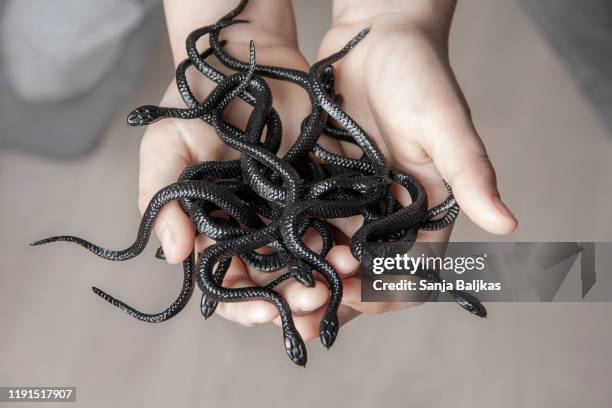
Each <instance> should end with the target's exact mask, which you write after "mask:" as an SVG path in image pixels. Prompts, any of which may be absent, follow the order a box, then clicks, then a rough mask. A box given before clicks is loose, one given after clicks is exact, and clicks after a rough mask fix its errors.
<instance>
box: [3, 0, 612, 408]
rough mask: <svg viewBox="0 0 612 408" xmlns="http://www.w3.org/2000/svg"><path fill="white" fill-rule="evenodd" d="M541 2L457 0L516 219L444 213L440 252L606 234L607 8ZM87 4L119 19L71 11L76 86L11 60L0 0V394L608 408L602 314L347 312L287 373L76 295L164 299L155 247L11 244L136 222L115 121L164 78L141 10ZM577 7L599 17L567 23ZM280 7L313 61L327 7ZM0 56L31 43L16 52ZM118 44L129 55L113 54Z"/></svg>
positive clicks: (272, 358) (267, 360)
mask: <svg viewBox="0 0 612 408" xmlns="http://www.w3.org/2000/svg"><path fill="white" fill-rule="evenodd" d="M62 1H65V0H62ZM14 3H20V2H14ZM23 3H27V2H23ZM23 3H22V4H23ZM34 3H36V2H34ZM39 3H40V4H39V6H40V8H39V9H38V10H39V14H37V15H38V18H42V17H43V16H45V14H43V13H44V12H45V10H47V9H53V10H52V11H48V12H49V13H52V12H53V13H55V15H57V18H67V16H66V15H65V14H66V13H69V12H74V13H80V12H81V11H80V10H79V9H78V8H76V9H72V8H70V7H65V8H64V9H62V8H61V7H58V6H57V4H56V7H50V8H49V7H48V6H44V5H43V4H44V3H47V4H50V3H53V2H48V1H44V0H43V1H39ZM60 3H61V1H60ZM83 3H87V2H83ZM126 3H131V4H132V5H131V6H129V7H128V8H127V9H125V8H123V7H125V4H126ZM551 3H555V4H565V5H567V4H569V3H570V2H567V1H561V2H551V1H538V0H532V1H530V0H524V1H522V2H517V1H515V0H491V1H486V2H483V1H477V0H464V1H461V2H460V3H459V5H458V8H457V12H456V16H455V21H454V25H453V28H452V34H451V44H450V46H451V61H452V64H453V66H454V69H455V71H456V74H457V77H458V79H459V82H460V84H461V86H462V88H463V90H464V92H465V94H466V97H467V99H468V101H469V103H470V106H471V108H472V113H473V116H474V120H475V123H476V126H477V128H478V130H479V132H480V134H481V136H482V138H483V140H484V142H485V144H486V146H487V149H488V151H489V154H490V156H491V159H492V161H493V163H494V165H495V168H496V170H497V175H498V179H499V184H500V189H501V193H502V196H503V197H504V199H505V201H506V202H507V203H508V204H509V205H510V207H511V208H512V209H513V210H514V212H515V214H516V215H517V217H518V218H519V220H520V226H519V228H518V230H517V231H516V232H515V233H513V234H512V235H510V236H507V237H496V236H492V235H489V234H487V233H485V232H484V231H481V230H479V229H478V228H477V227H476V226H474V225H473V224H471V222H470V221H469V220H468V219H467V218H466V217H464V216H461V217H460V219H459V221H458V223H457V225H456V227H455V232H454V235H453V239H454V240H456V241H491V240H505V241H581V240H584V241H612V212H611V211H610V200H611V199H612V183H610V182H609V175H610V174H612V160H610V158H611V157H612V135H611V132H610V129H611V128H610V127H609V122H610V118H611V115H610V110H609V108H610V106H611V104H612V94H611V88H612V87H611V84H612V80H611V77H610V75H611V73H612V70H610V69H608V68H609V67H610V65H609V64H610V63H609V61H608V62H607V63H606V60H605V58H604V56H605V55H606V52H605V50H606V48H605V47H606V46H607V47H612V45H611V42H612V40H611V39H612V35H611V34H612V31H611V30H612V28H611V27H612V12H611V11H610V9H611V7H610V6H607V8H606V7H605V2H598V1H590V2H585V4H589V5H590V6H589V7H587V6H584V7H583V6H582V3H581V10H580V11H576V12H566V13H559V12H557V11H556V10H558V9H556V8H554V7H551V6H550V5H551ZM107 4H108V5H111V6H116V8H115V9H112V7H111V8H110V9H105V11H104V12H105V13H107V14H105V16H106V18H108V19H111V21H118V23H117V24H115V25H114V26H113V27H114V29H113V30H110V29H109V28H108V27H104V22H103V21H102V20H103V19H102V18H100V13H102V12H103V11H102V10H101V11H96V13H97V15H98V18H95V16H94V17H90V19H89V20H88V18H85V17H83V18H78V19H76V20H80V21H78V22H77V23H78V25H79V27H75V28H74V30H73V32H72V34H71V35H73V36H75V38H76V37H78V36H79V35H80V38H82V42H83V43H87V42H88V41H89V43H92V42H93V43H95V44H98V48H97V49H96V50H94V51H92V50H89V49H87V47H84V48H83V50H82V51H83V52H82V54H79V55H73V56H72V57H73V58H74V59H73V60H71V61H77V62H83V61H88V63H87V66H89V64H92V63H94V64H95V65H96V66H98V67H99V72H91V73H90V74H91V75H90V76H89V77H87V78H80V79H79V80H76V79H75V76H74V73H70V72H69V73H68V74H66V72H65V71H62V70H61V68H62V67H61V66H57V64H60V63H61V61H59V62H58V61H54V60H53V58H49V59H46V60H45V59H44V58H42V59H38V60H32V59H31V56H32V55H33V54H32V51H33V50H36V47H37V43H36V41H34V40H32V39H30V40H27V39H28V38H30V37H28V35H32V34H33V33H31V32H29V31H28V27H30V28H31V27H32V25H31V23H32V21H28V18H30V19H32V18H34V17H32V16H29V15H28V13H27V9H20V7H21V6H18V5H15V4H12V5H11V2H10V1H9V2H7V1H3V2H0V9H3V18H2V43H3V54H2V55H3V61H2V63H3V65H2V69H1V70H0V71H1V72H0V78H1V79H0V94H1V96H0V189H1V191H2V199H1V204H0V205H1V209H2V211H0V226H1V227H0V248H1V249H0V251H1V254H2V255H1V256H0V310H1V312H0V385H2V386H17V385H22V386H25V385H41V386H42V385H58V386H60V385H74V386H76V387H77V403H76V406H86V407H103V406H109V405H110V406H147V407H166V406H172V405H176V406H228V407H243V406H253V407H264V406H265V407H275V406H286V405H288V404H290V405H291V406H293V407H312V406H328V405H336V406H353V407H370V406H377V405H383V406H386V407H405V406H408V405H410V406H418V407H442V406H450V405H452V406H454V407H472V406H495V407H517V406H530V407H531V406H533V407H536V406H537V407H553V406H554V407H576V406H584V405H586V406H589V407H610V406H612V390H611V389H610V386H609V384H610V378H612V346H611V344H612V328H611V327H610V319H609V315H610V312H612V305H610V304H608V303H590V304H580V303H551V304H545V303H540V304H501V303H494V304H488V305H487V308H488V309H489V318H488V319H486V320H480V319H476V318H472V317H470V316H469V315H467V314H466V313H465V312H463V311H462V310H460V309H459V308H457V307H456V306H455V305H453V304H450V303H442V304H426V305H423V306H421V307H418V308H413V309H411V310H405V311H402V312H398V313H393V314H387V315H383V316H372V317H364V316H362V317H359V318H357V319H356V320H355V321H353V322H351V323H350V324H349V325H348V326H346V327H345V328H343V329H342V332H341V336H340V337H339V338H338V341H337V343H336V345H335V346H334V347H333V349H332V350H331V351H327V350H325V349H324V348H323V347H322V346H321V345H320V344H319V342H318V340H315V341H312V342H310V343H309V344H308V352H309V363H308V368H307V369H299V368H296V367H294V366H293V365H292V364H290V363H289V361H288V360H287V358H286V356H285V354H284V353H283V352H282V348H281V345H280V343H279V335H278V332H277V329H276V328H274V327H272V326H262V327H256V328H244V327H240V326H238V325H236V324H232V323H229V322H227V321H225V320H223V319H221V318H219V317H215V318H213V319H211V320H209V321H206V322H205V321H204V320H203V319H202V317H201V315H200V312H199V310H198V301H196V299H192V302H191V303H190V305H189V306H188V307H187V308H186V310H185V311H184V312H183V313H181V314H179V315H178V316H177V317H175V318H173V319H171V320H170V321H168V322H165V323H163V324H160V325H150V324H146V323H142V322H138V321H135V320H133V319H132V318H130V317H129V316H127V315H126V314H123V313H121V312H119V311H117V310H116V309H115V308H113V307H111V306H109V305H108V304H107V303H105V302H102V301H101V300H100V299H98V298H97V297H95V296H94V295H93V294H92V293H91V291H90V287H91V286H93V285H95V286H98V287H101V288H103V289H108V290H109V291H110V292H111V293H113V294H114V295H116V296H117V297H119V298H120V299H126V300H129V302H130V303H131V304H133V305H134V306H136V307H138V308H140V309H142V310H158V309H160V308H161V307H162V306H164V305H166V304H168V303H169V302H170V300H171V299H173V296H175V293H176V292H177V290H178V288H179V286H180V276H181V272H180V268H179V267H178V266H169V265H167V264H165V263H163V262H159V261H156V260H155V259H154V258H153V252H154V249H155V248H156V242H152V243H151V244H150V245H149V250H148V251H146V253H145V255H144V256H141V257H138V258H137V259H135V260H132V261H129V262H127V263H111V262H105V261H103V260H100V259H99V258H96V257H95V256H92V255H91V254H90V253H88V252H86V251H84V250H82V248H79V247H76V246H71V245H61V246H60V245H56V246H53V245H50V246H45V247H40V248H36V249H34V248H30V247H29V246H28V243H29V242H32V241H34V240H36V239H38V238H41V237H46V236H49V235H54V234H56V233H58V232H69V233H72V234H74V235H78V236H83V237H87V238H91V239H92V240H94V241H95V242H98V243H101V244H106V245H107V246H109V247H120V246H122V245H124V244H126V243H128V242H131V239H132V237H133V236H134V234H135V232H136V230H137V226H138V223H139V218H140V217H139V214H138V210H137V206H136V199H137V194H138V188H137V177H138V175H137V169H138V145H139V140H140V136H142V133H143V130H142V129H133V128H129V129H128V128H127V126H126V125H125V119H124V118H125V115H126V114H127V112H129V111H130V110H131V108H132V107H134V106H138V105H141V104H145V103H155V102H156V101H158V100H159V99H160V98H161V95H162V93H163V91H164V90H165V88H166V86H167V84H168V81H169V80H170V79H171V78H172V77H173V67H172V62H171V57H170V50H169V46H168V43H167V39H166V37H165V30H164V28H163V16H162V14H161V9H160V8H159V4H157V3H156V2H155V1H144V0H143V1H136V0H135V1H133V2H130V1H125V0H122V1H120V0H113V1H109V2H108V3H107ZM597 4H599V6H600V7H603V8H600V9H597V8H596V7H595V6H597ZM591 6H592V9H591V12H593V11H595V10H602V11H600V12H596V13H594V14H593V13H592V14H591V15H587V14H585V12H584V11H585V10H587V9H589V8H590V7H591ZM44 7H46V8H44ZM294 7H295V9H296V15H297V17H298V26H299V34H300V41H301V46H302V48H303V50H304V52H305V54H306V55H307V56H308V57H309V58H310V59H311V61H312V59H313V58H314V55H315V53H316V49H317V45H318V43H319V41H320V38H321V37H322V36H323V34H324V32H325V31H326V29H327V26H328V25H329V21H330V12H331V2H329V1H326V0H316V1H312V0H311V1H305V0H296V1H294ZM62 10H64V11H65V12H66V13H62V12H61V11H62ZM89 11H91V10H89ZM566 11H567V8H566ZM570 11H571V10H570ZM587 11H588V10H587ZM9 14H10V18H9V17H7V15H9ZM76 15H79V16H80V14H76ZM28 16H29V17H28ZM567 16H571V18H569V19H567ZM68 17H70V16H68ZM589 18H590V19H591V20H589ZM564 19H567V20H564ZM581 19H582V20H581ZM72 20H75V19H74V16H73V17H72ZM77 23H75V24H77ZM566 23H567V24H566ZM28 24H30V25H29V26H28ZM564 24H566V25H564ZM98 25H99V26H100V28H99V29H97V27H98ZM7 26H8V27H7ZM606 26H607V29H608V31H606V30H605V27H606ZM86 27H90V31H92V33H89V34H87V30H85V31H83V30H84V28H86ZM117 27H120V28H121V30H119V31H117V30H116V28H117ZM602 27H603V28H602ZM588 28H591V30H590V31H589V30H583V29H588ZM41 30H42V33H43V34H45V31H44V29H41ZM30 31H31V30H30ZM16 33H17V34H19V36H15V35H16ZM84 33H85V34H84ZM593 33H594V34H593ZM94 34H96V35H98V34H99V38H98V37H87V35H90V36H94ZM45 35H57V33H55V32H54V31H53V30H51V31H49V32H48V33H46V34H45ZM66 38H70V37H66ZM19 39H21V40H24V39H26V40H27V41H25V42H24V43H17V42H16V41H18V40H19ZM11 44H12V45H11ZM18 44H26V45H27V46H28V47H30V48H28V49H29V50H30V54H29V55H30V57H29V59H27V58H26V59H25V60H24V58H25V57H24V56H23V55H22V54H21V53H22V52H23V47H21V48H20V47H18V46H17V45H18ZM60 45H61V44H59V45H58V44H56V45H55V46H57V47H59V46H60ZM64 46H65V44H64ZM75 47H76V46H75ZM130 49H131V50H135V49H138V50H141V51H139V52H137V53H132V56H133V57H132V58H130V59H126V58H124V57H125V55H126V52H128V51H129V50H130ZM608 50H610V53H609V54H607V55H608V56H609V55H612V48H608ZM53 51H54V52H56V53H59V54H61V52H62V51H63V50H61V49H54V50H53ZM73 51H74V50H73ZM41 52H43V51H42V50H41ZM88 53H89V54H88ZM34 55H37V54H34ZM50 55H51V54H50ZM598 55H599V56H601V59H600V60H597V59H596V61H597V63H593V60H592V59H591V61H590V63H588V64H587V63H586V62H587V60H588V58H597V56H598ZM20 61H26V62H25V63H20ZM41 61H42V62H41ZM45 61H46V64H47V65H45ZM54 64H56V65H54ZM606 64H607V65H606ZM104 67H106V68H105V69H103V68H104ZM45 68H48V70H46V69H45ZM56 68H57V72H63V74H62V75H64V77H63V78H61V77H60V78H57V77H55V78H53V79H54V80H56V81H55V82H54V83H61V80H62V79H63V80H66V84H67V85H66V86H65V87H58V86H56V87H55V88H54V87H53V86H51V85H50V84H48V83H41V84H39V85H38V86H37V87H34V86H33V85H34V84H33V83H31V80H29V79H28V78H31V77H28V76H27V75H28V72H30V74H31V72H34V71H29V70H43V71H49V72H43V71H40V72H41V76H42V78H39V79H37V81H38V80H40V81H43V82H44V79H45V78H48V77H45V76H44V75H52V74H53V72H51V71H53V70H54V69H56ZM84 68H85V66H83V65H81V66H78V67H77V69H78V70H81V69H84ZM71 78H72V79H71ZM68 85H70V86H68ZM33 89H34V90H35V89H38V90H39V91H37V92H33V91H32V90H33ZM41 89H42V90H41ZM57 99H59V100H62V101H63V102H59V103H58V102H54V100H57ZM0 405H1V404H0ZM20 406H23V407H26V406H28V404H21V405H20ZM35 406H36V405H35ZM70 406H75V405H74V404H73V405H70Z"/></svg>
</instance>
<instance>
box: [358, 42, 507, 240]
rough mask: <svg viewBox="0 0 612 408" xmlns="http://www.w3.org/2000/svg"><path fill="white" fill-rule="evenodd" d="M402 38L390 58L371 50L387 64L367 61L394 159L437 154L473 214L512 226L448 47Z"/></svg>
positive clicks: (490, 224) (497, 226) (499, 228)
mask: <svg viewBox="0 0 612 408" xmlns="http://www.w3.org/2000/svg"><path fill="white" fill-rule="evenodd" d="M401 35H404V36H405V34H401ZM400 38H404V41H399V42H397V46H396V47H395V49H394V54H393V55H392V56H391V57H390V58H392V60H385V59H384V58H383V59H382V60H381V57H382V55H379V54H380V52H379V51H376V50H374V51H373V55H371V57H372V58H373V59H374V60H381V61H384V64H385V67H386V68H384V67H383V68H381V66H380V64H378V65H376V64H375V66H374V67H373V68H370V66H368V67H367V69H368V74H369V75H370V76H373V77H374V78H377V79H379V80H380V81H379V82H380V83H379V82H376V81H372V83H371V84H370V86H369V87H368V99H369V102H370V105H371V107H372V110H373V113H374V116H375V121H376V124H377V125H378V127H379V128H380V129H381V132H382V133H383V137H384V139H385V141H387V142H388V148H389V154H390V155H391V156H393V158H394V159H395V161H396V162H402V161H412V162H421V163H424V162H426V161H427V160H428V158H431V159H433V161H434V163H435V165H436V168H437V169H438V171H439V172H440V174H441V175H442V176H443V177H444V179H446V181H448V182H449V183H450V184H451V186H452V187H453V191H454V193H455V196H456V198H457V201H458V202H459V205H460V206H461V207H462V209H463V210H464V212H465V213H466V214H467V215H468V216H469V217H470V219H472V220H473V221H474V222H475V223H476V224H478V225H479V226H481V227H482V228H484V229H485V230H487V231H489V232H492V233H495V234H507V233H509V232H511V231H513V230H514V229H515V228H516V226H517V221H516V218H515V217H514V216H513V215H512V213H511V212H510V211H509V210H508V208H507V207H506V206H505V205H504V204H503V202H502V201H501V199H500V197H499V192H498V189H497V183H496V178H495V172H494V171H493V167H492V165H491V162H490V161H489V158H488V156H487V153H486V151H485V148H484V146H483V144H482V142H481V140H480V138H479V136H478V134H477V133H476V130H475V128H474V125H473V123H472V120H471V117H470V114H469V109H468V107H467V104H466V101H465V98H464V97H463V95H462V93H461V90H460V89H459V87H458V85H457V82H456V80H455V78H454V76H453V73H452V71H451V70H450V67H449V64H448V61H447V59H446V57H445V53H444V52H441V51H440V49H439V47H437V46H432V44H431V41H430V40H428V39H427V38H422V37H421V36H418V35H412V36H408V37H400ZM415 50H417V51H418V52H415ZM381 52H382V51H381ZM406 61H410V63H409V64H407V63H406ZM381 63H382V62H381ZM383 73H384V76H383ZM406 78H420V79H421V80H419V81H406ZM398 84H405V85H404V86H398Z"/></svg>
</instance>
